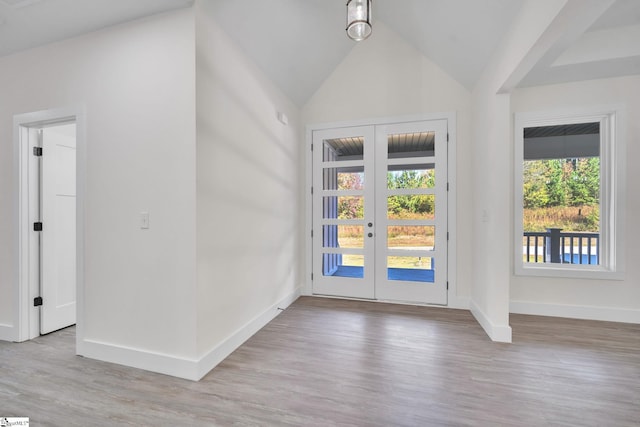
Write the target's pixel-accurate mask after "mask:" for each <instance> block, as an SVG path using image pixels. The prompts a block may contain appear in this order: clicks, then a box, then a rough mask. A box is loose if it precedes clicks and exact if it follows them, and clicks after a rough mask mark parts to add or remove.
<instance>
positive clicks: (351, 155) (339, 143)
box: [322, 136, 364, 162]
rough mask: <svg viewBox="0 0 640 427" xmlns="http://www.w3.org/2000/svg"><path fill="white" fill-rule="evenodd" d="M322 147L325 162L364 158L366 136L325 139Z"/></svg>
mask: <svg viewBox="0 0 640 427" xmlns="http://www.w3.org/2000/svg"><path fill="white" fill-rule="evenodd" d="M322 148H323V152H322V161H323V162H339V161H345V160H362V159H363V158H364V137H363V136H357V137H347V138H335V139H325V140H324V144H323V146H322Z"/></svg>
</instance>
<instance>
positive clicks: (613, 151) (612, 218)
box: [513, 106, 626, 280]
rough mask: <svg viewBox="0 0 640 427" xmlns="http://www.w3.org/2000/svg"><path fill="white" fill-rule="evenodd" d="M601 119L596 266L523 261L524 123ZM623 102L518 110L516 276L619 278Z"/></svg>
mask: <svg viewBox="0 0 640 427" xmlns="http://www.w3.org/2000/svg"><path fill="white" fill-rule="evenodd" d="M593 122H599V123H600V176H601V178H600V209H601V214H600V233H601V238H600V241H601V243H600V259H601V263H600V265H597V266H593V265H572V264H553V265H551V264H548V263H547V264H542V263H525V262H523V261H522V236H523V233H524V225H523V221H522V216H523V202H522V200H523V191H522V186H523V180H522V174H523V158H524V132H523V130H524V129H525V128H528V127H536V126H553V125H561V124H576V123H593ZM623 123H625V120H624V109H623V108H622V107H621V106H606V107H591V108H576V109H571V110H562V111H548V112H527V113H516V114H515V123H514V133H515V135H514V142H515V148H514V153H515V156H514V177H515V184H514V252H513V253H514V269H515V274H516V275H517V276H542V277H560V278H581V279H610V280H623V279H624V272H625V256H624V252H623V248H624V247H625V246H624V238H625V233H624V227H625V218H624V204H625V197H626V188H625V178H626V170H625V167H626V161H625V153H626V139H625V135H624V131H623V130H624V126H623V125H622V124H623Z"/></svg>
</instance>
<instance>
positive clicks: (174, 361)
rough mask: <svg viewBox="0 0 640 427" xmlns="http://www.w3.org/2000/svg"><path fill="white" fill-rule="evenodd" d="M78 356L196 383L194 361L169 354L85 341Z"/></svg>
mask: <svg viewBox="0 0 640 427" xmlns="http://www.w3.org/2000/svg"><path fill="white" fill-rule="evenodd" d="M78 354H79V355H80V356H84V357H88V358H90V359H96V360H101V361H103V362H109V363H117V364H118V365H124V366H130V367H132V368H138V369H144V370H145V371H151V372H157V373H160V374H166V375H171V376H174V377H178V378H184V379H187V380H193V381H197V380H198V379H199V378H197V371H198V369H197V366H198V361H197V360H196V359H187V358H180V357H176V356H172V355H169V354H162V353H155V352H152V351H148V350H141V349H137V348H131V347H124V346H119V345H114V344H109V343H103V342H99V341H94V340H87V339H85V340H84V341H83V343H82V350H81V352H80V350H79V349H78Z"/></svg>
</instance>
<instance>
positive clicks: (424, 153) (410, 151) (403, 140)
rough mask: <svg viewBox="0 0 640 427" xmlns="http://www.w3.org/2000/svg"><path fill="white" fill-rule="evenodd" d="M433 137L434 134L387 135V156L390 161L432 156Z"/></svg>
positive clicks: (433, 151)
mask: <svg viewBox="0 0 640 427" xmlns="http://www.w3.org/2000/svg"><path fill="white" fill-rule="evenodd" d="M435 136H436V134H435V132H416V133H402V134H395V135H389V137H388V140H387V142H388V151H387V153H388V156H389V158H390V159H397V158H403V157H431V156H434V155H435Z"/></svg>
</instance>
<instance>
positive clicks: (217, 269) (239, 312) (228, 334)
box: [196, 2, 302, 365]
mask: <svg viewBox="0 0 640 427" xmlns="http://www.w3.org/2000/svg"><path fill="white" fill-rule="evenodd" d="M207 6H208V3H206V2H198V3H196V11H197V12H196V34H197V79H196V83H197V228H198V230H197V280H198V300H197V307H198V327H197V331H198V353H199V355H201V356H204V357H205V358H210V359H211V364H210V365H214V364H215V363H217V361H219V360H220V359H221V357H224V356H226V354H227V353H228V352H229V351H231V350H233V349H235V345H239V344H240V343H241V342H242V340H243V339H244V338H246V337H248V336H247V335H250V334H251V333H253V332H254V331H255V330H256V329H257V328H259V327H261V326H262V325H263V324H264V323H266V322H267V321H268V320H270V319H271V318H272V317H273V316H274V315H275V314H277V312H278V310H277V306H278V305H280V304H281V305H280V306H283V307H286V305H287V304H288V303H289V302H290V301H291V300H292V299H293V298H295V297H296V296H297V293H298V292H299V291H298V288H299V283H300V280H301V278H300V274H299V261H298V260H299V258H301V257H302V256H301V255H300V254H301V250H300V245H299V234H298V230H299V221H300V215H299V211H298V210H299V206H300V197H301V194H300V180H299V176H300V174H301V164H300V162H299V158H300V146H299V139H298V137H299V135H300V129H299V122H300V119H299V110H298V108H297V107H296V106H295V105H294V104H293V102H292V101H291V100H289V99H288V98H287V97H285V96H284V95H283V94H282V92H281V91H279V90H278V89H276V87H275V86H274V84H273V83H272V82H271V81H269V80H268V79H267V78H266V77H265V75H264V74H263V73H262V72H261V71H260V70H259V69H257V68H256V66H255V65H254V64H253V63H252V62H250V61H249V60H248V59H247V57H246V56H245V55H244V54H243V53H242V52H240V51H239V49H238V48H237V47H236V46H235V45H234V44H233V43H232V42H231V40H230V39H229V37H228V36H227V35H226V34H225V33H224V32H223V31H222V30H221V28H220V27H219V25H218V24H217V23H216V22H215V20H214V18H213V17H212V15H213V13H212V12H210V11H209V10H208V9H207ZM278 112H284V113H285V114H286V115H287V116H288V118H289V124H288V125H284V124H282V123H280V122H279V121H278V120H277V113H278ZM254 320H255V322H254ZM230 343H233V345H232V344H230Z"/></svg>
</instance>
